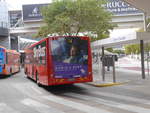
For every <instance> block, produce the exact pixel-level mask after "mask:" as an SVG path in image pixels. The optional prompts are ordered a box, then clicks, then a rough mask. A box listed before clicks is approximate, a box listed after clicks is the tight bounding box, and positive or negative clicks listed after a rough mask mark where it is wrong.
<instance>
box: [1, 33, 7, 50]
mask: <svg viewBox="0 0 150 113" xmlns="http://www.w3.org/2000/svg"><path fill="white" fill-rule="evenodd" d="M0 46H3V47H5V48H7V49H8V48H9V39H8V37H2V36H0Z"/></svg>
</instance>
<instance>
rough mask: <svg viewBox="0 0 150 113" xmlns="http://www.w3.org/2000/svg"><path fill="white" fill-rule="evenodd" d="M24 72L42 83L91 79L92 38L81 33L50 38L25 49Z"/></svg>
mask: <svg viewBox="0 0 150 113" xmlns="http://www.w3.org/2000/svg"><path fill="white" fill-rule="evenodd" d="M24 68H25V74H27V77H30V78H32V79H34V80H35V81H37V83H38V84H42V85H47V86H49V85H59V84H73V83H82V82H91V81H92V79H93V78H92V56H91V48H90V40H89V38H88V37H81V36H58V37H49V38H46V39H43V40H41V41H40V42H37V43H35V44H33V45H31V47H29V48H27V49H26V50H25V66H24Z"/></svg>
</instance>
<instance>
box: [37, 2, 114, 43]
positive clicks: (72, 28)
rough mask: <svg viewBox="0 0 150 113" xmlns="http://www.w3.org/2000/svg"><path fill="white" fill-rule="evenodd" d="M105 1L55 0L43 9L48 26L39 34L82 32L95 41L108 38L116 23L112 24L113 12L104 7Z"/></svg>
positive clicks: (75, 33)
mask: <svg viewBox="0 0 150 113" xmlns="http://www.w3.org/2000/svg"><path fill="white" fill-rule="evenodd" d="M104 3H105V1H104V0H53V2H52V3H51V4H50V5H49V6H47V7H44V8H43V9H42V15H43V17H44V21H45V23H46V26H44V27H42V28H41V29H40V30H39V32H38V36H40V37H45V36H47V35H48V34H58V35H64V34H65V35H78V34H79V33H81V32H82V33H84V35H88V36H90V37H92V40H93V41H94V40H98V39H103V38H106V37H108V35H109V30H110V29H113V27H114V25H113V24H111V16H112V15H111V13H109V12H108V11H106V10H105V9H104V7H102V4H104Z"/></svg>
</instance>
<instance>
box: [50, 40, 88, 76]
mask: <svg viewBox="0 0 150 113" xmlns="http://www.w3.org/2000/svg"><path fill="white" fill-rule="evenodd" d="M51 51H52V52H51V53H52V61H53V65H54V75H55V78H75V77H84V76H87V75H88V41H87V40H83V39H81V38H80V37H60V38H58V39H55V40H52V41H51Z"/></svg>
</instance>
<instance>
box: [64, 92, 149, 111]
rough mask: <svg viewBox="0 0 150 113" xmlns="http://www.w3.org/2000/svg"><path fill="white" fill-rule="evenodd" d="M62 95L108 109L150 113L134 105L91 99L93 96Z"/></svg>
mask: <svg viewBox="0 0 150 113" xmlns="http://www.w3.org/2000/svg"><path fill="white" fill-rule="evenodd" d="M64 95H67V96H72V97H76V98H79V99H85V100H87V101H94V102H97V103H100V104H103V105H106V106H110V107H114V108H120V109H124V110H127V111H131V112H136V113H150V109H146V108H142V107H138V106H135V105H127V104H122V103H119V102H114V101H110V100H105V99H101V98H97V97H93V96H86V95H81V94H75V93H66V94H64Z"/></svg>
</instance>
